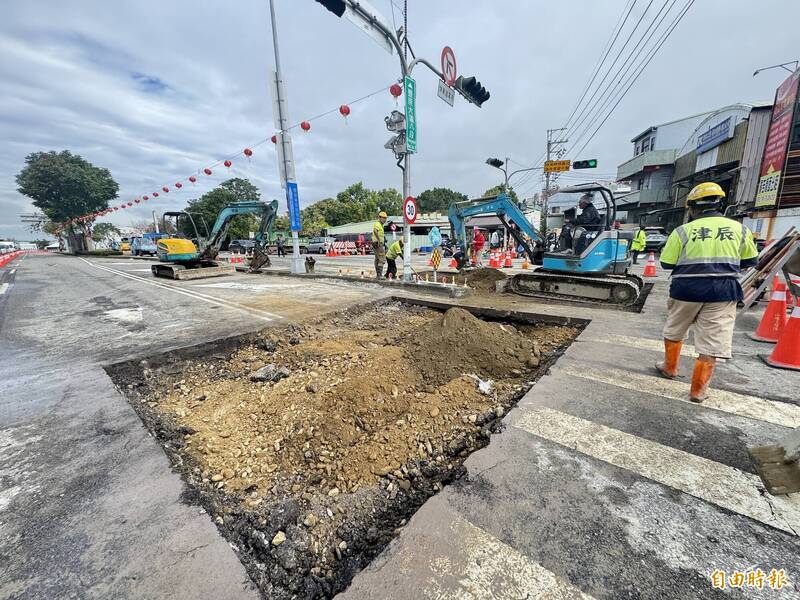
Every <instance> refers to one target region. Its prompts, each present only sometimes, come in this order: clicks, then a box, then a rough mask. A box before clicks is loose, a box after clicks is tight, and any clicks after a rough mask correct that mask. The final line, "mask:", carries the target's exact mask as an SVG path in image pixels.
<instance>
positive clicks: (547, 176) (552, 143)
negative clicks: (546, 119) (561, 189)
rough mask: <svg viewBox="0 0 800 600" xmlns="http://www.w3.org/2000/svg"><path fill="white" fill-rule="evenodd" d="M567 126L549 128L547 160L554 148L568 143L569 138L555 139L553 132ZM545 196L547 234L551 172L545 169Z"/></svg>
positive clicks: (544, 227) (545, 228)
mask: <svg viewBox="0 0 800 600" xmlns="http://www.w3.org/2000/svg"><path fill="white" fill-rule="evenodd" d="M565 129H566V127H559V128H558V129H548V130H547V155H546V156H547V158H545V161H548V160H551V157H552V154H553V148H554V147H555V146H557V145H559V144H566V143H567V142H568V141H569V140H554V139H553V134H554V133H556V132H558V131H564V130H565ZM543 196H544V198H543V199H542V200H543V202H542V233H544V234H545V235H547V211H548V208H547V203H548V200H549V199H550V173H548V172H546V171H545V174H544V192H543Z"/></svg>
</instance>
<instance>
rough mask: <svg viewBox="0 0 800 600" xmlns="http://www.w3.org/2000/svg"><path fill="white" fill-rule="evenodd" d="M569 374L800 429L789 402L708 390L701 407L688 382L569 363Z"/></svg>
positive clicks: (796, 409) (799, 416) (798, 414)
mask: <svg viewBox="0 0 800 600" xmlns="http://www.w3.org/2000/svg"><path fill="white" fill-rule="evenodd" d="M560 370H561V371H562V372H564V373H565V374H566V375H572V376H575V377H581V378H582V379H588V380H590V381H597V382H600V383H605V384H608V385H613V386H616V387H621V388H624V389H627V390H633V391H636V392H645V393H647V394H655V395H657V396H661V397H663V398H669V399H670V400H680V401H681V402H686V403H688V404H691V405H692V406H695V407H698V408H700V407H702V408H710V409H713V410H719V411H722V412H726V413H729V414H733V415H737V416H740V417H747V418H748V419H757V420H759V421H766V422H767V423H774V424H776V425H783V426H784V427H791V428H796V427H800V406H797V405H794V404H789V403H787V402H775V401H773V400H764V399H763V398H759V397H757V396H748V395H746V394H737V393H736V392H729V391H727V390H715V389H709V390H708V399H707V400H706V401H705V402H703V404H702V405H701V406H698V405H697V404H695V403H693V402H691V401H690V400H689V384H688V382H686V381H679V380H674V379H665V378H663V377H657V376H655V375H653V376H650V375H642V374H641V373H636V372H634V371H622V370H620V369H612V368H603V369H597V368H594V367H588V366H586V365H580V366H578V365H571V364H567V365H564V366H562V367H561V369H560Z"/></svg>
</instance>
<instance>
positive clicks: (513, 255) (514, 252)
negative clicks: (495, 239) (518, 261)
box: [511, 248, 517, 258]
mask: <svg viewBox="0 0 800 600" xmlns="http://www.w3.org/2000/svg"><path fill="white" fill-rule="evenodd" d="M511 258H517V251H516V249H515V248H512V249H511Z"/></svg>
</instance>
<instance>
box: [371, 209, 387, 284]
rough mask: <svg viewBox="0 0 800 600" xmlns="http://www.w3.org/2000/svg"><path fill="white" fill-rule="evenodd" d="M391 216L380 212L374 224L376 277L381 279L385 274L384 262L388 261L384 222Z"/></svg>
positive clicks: (373, 240)
mask: <svg viewBox="0 0 800 600" xmlns="http://www.w3.org/2000/svg"><path fill="white" fill-rule="evenodd" d="M388 218H389V215H387V214H386V213H385V212H383V211H381V212H379V213H378V220H377V221H375V224H374V225H373V226H372V251H373V252H374V253H375V277H376V278H377V279H380V278H381V277H382V276H383V263H385V262H386V243H385V241H384V240H385V238H384V232H383V224H384V223H386V219H388Z"/></svg>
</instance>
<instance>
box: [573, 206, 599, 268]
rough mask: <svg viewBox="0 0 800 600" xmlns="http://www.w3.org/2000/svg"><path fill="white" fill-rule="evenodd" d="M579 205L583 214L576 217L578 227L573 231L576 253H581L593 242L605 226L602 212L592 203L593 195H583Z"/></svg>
mask: <svg viewBox="0 0 800 600" xmlns="http://www.w3.org/2000/svg"><path fill="white" fill-rule="evenodd" d="M578 206H579V207H580V209H581V214H579V215H578V216H577V218H576V219H575V223H576V224H577V225H578V227H577V228H576V229H575V231H574V232H573V239H574V245H573V248H574V250H575V254H580V253H581V252H583V251H584V250H585V249H586V248H587V247H589V245H590V244H591V243H592V240H593V239H594V238H595V237H596V236H597V232H598V231H600V230H601V229H602V227H603V225H602V223H603V221H602V219H601V218H600V213H598V212H597V209H596V208H595V207H594V204H592V195H591V194H584V195H583V196H581V199H580V201H579V202H578Z"/></svg>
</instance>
